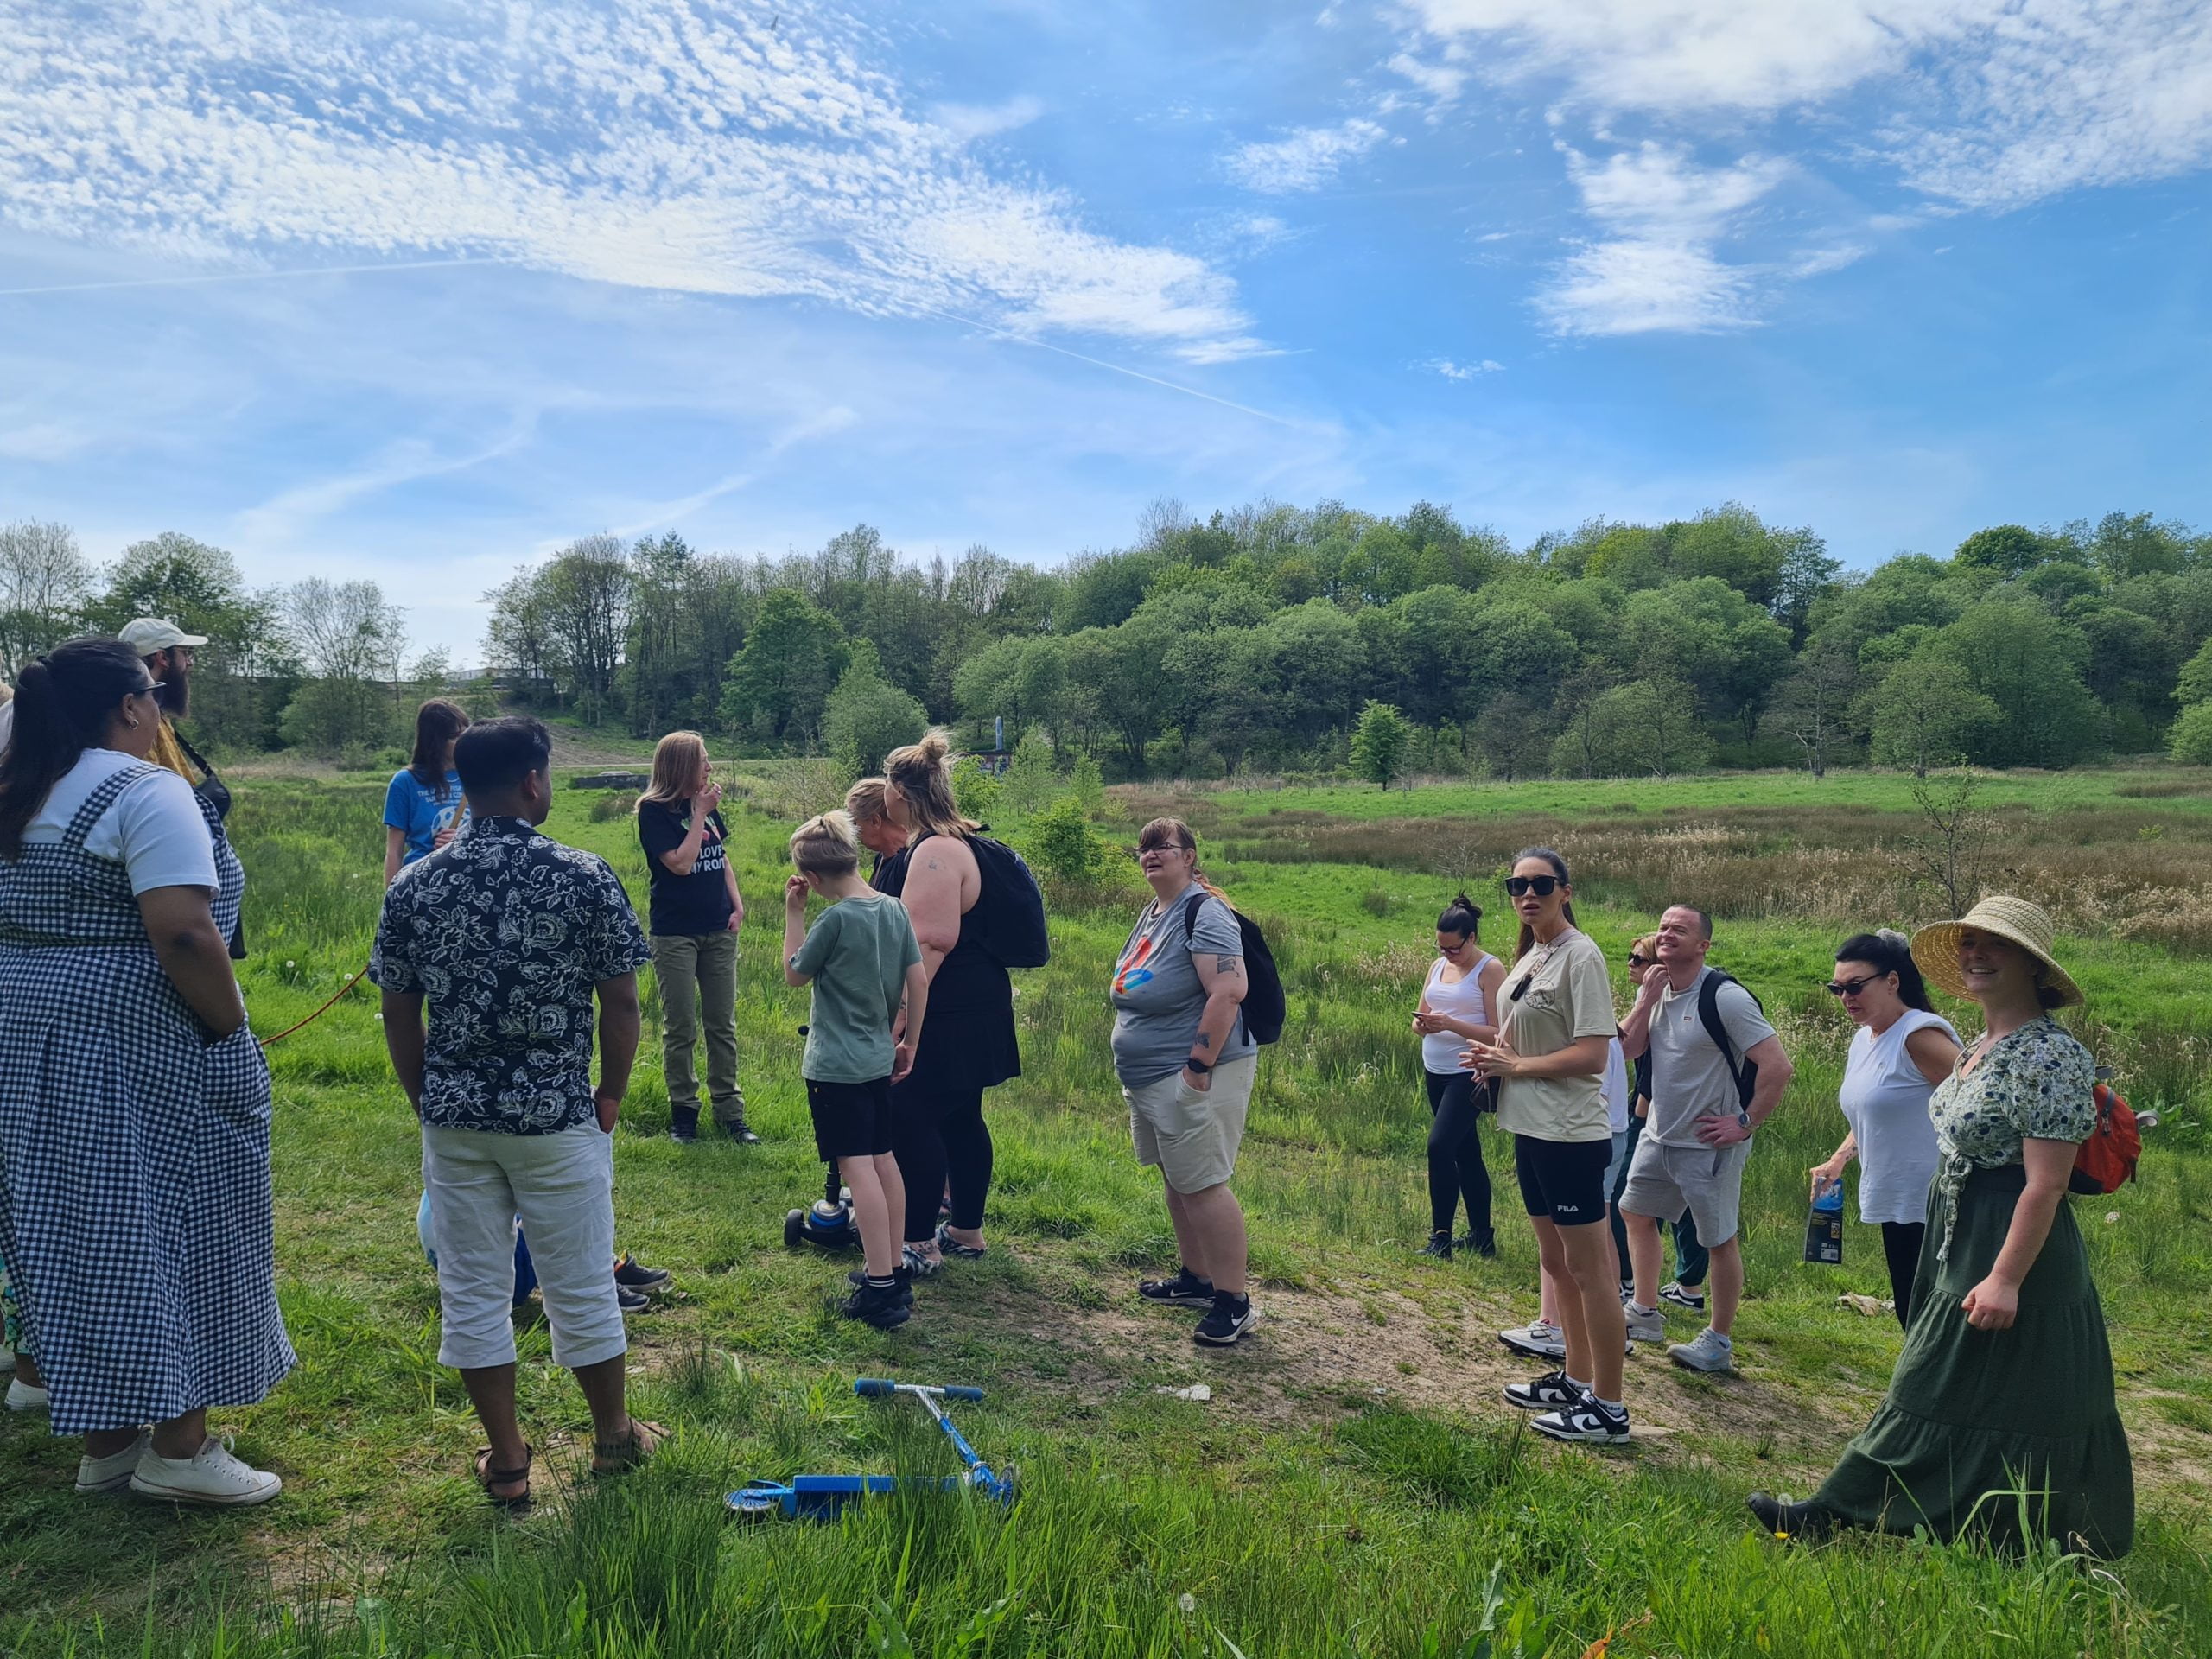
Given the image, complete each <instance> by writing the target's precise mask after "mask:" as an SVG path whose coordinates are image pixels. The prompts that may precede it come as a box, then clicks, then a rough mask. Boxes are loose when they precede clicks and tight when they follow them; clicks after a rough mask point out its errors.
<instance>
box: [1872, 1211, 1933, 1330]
mask: <svg viewBox="0 0 2212 1659" xmlns="http://www.w3.org/2000/svg"><path fill="white" fill-rule="evenodd" d="M1927 1232H1928V1224H1927V1223H1926V1222H1924V1221H1885V1222H1884V1223H1883V1224H1882V1254H1883V1255H1886V1256H1887V1257H1889V1258H1890V1294H1891V1297H1892V1298H1893V1299H1894V1300H1896V1302H1897V1323H1898V1324H1899V1325H1903V1326H1904V1328H1905V1329H1906V1330H1908V1331H1910V1329H1912V1278H1913V1275H1914V1274H1916V1273H1918V1272H1919V1271H1920V1243H1921V1240H1922V1239H1923V1237H1925V1236H1926V1235H1927Z"/></svg>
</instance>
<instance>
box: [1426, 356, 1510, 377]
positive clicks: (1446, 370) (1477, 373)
mask: <svg viewBox="0 0 2212 1659" xmlns="http://www.w3.org/2000/svg"><path fill="white" fill-rule="evenodd" d="M1421 367H1423V368H1425V369H1433V370H1434V371H1435V372H1437V373H1439V374H1440V375H1442V376H1443V377H1444V378H1446V380H1479V379H1481V378H1483V376H1484V375H1486V374H1499V373H1503V372H1504V369H1505V365H1504V364H1503V363H1497V362H1493V361H1491V359H1489V358H1487V357H1486V358H1484V359H1483V360H1482V361H1481V362H1479V363H1454V362H1453V361H1452V359H1450V358H1448V357H1433V358H1431V359H1429V360H1428V361H1427V362H1426V363H1424V364H1422V365H1421Z"/></svg>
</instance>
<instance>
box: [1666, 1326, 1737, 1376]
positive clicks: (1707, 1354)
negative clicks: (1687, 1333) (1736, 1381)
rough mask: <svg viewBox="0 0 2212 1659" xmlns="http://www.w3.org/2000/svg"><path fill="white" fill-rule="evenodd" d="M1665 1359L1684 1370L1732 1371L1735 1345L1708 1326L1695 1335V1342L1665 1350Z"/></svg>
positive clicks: (1734, 1359)
mask: <svg viewBox="0 0 2212 1659" xmlns="http://www.w3.org/2000/svg"><path fill="white" fill-rule="evenodd" d="M1667 1357H1668V1358H1669V1359H1671V1360H1673V1361H1674V1362H1675V1364H1677V1365H1680V1366H1681V1367H1682V1368H1683V1369H1685V1370H1692V1371H1732V1370H1735V1369H1736V1344H1734V1343H1733V1342H1732V1341H1730V1340H1729V1339H1728V1338H1726V1337H1724V1336H1722V1335H1721V1334H1720V1333H1719V1332H1718V1331H1716V1330H1714V1329H1713V1327H1712V1326H1711V1325H1707V1326H1706V1327H1705V1329H1704V1330H1702V1331H1700V1332H1698V1333H1697V1340H1696V1341H1694V1342H1678V1343H1675V1344H1673V1345H1672V1346H1671V1347H1669V1349H1668V1350H1667Z"/></svg>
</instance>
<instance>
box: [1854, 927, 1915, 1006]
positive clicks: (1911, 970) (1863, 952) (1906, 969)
mask: <svg viewBox="0 0 2212 1659" xmlns="http://www.w3.org/2000/svg"><path fill="white" fill-rule="evenodd" d="M1835 959H1836V960H1837V961H1838V962H1863V963H1866V965H1867V966H1868V967H1869V968H1872V969H1873V970H1874V971H1875V972H1876V973H1878V974H1895V975H1896V976H1897V995H1898V997H1899V998H1900V999H1901V1000H1902V1001H1904V1005H1905V1007H1908V1008H1917V1009H1919V1010H1920V1011H1921V1012H1922V1013H1923V1014H1933V1013H1934V1012H1935V1011H1936V1005H1935V1004H1934V1003H1932V1002H1930V1001H1929V1000H1928V982H1927V981H1925V980H1923V978H1921V976H1920V964H1919V963H1916V962H1915V961H1914V960H1913V959H1912V942H1911V941H1910V939H1908V938H1905V936H1904V934H1902V933H1899V932H1897V931H1896V930H1895V929H1893V928H1887V927H1885V928H1883V929H1882V930H1881V931H1878V932H1875V933H1854V934H1853V935H1852V936H1851V937H1850V938H1847V939H1846V940H1845V941H1844V942H1843V943H1842V944H1840V945H1838V946H1836V949H1835Z"/></svg>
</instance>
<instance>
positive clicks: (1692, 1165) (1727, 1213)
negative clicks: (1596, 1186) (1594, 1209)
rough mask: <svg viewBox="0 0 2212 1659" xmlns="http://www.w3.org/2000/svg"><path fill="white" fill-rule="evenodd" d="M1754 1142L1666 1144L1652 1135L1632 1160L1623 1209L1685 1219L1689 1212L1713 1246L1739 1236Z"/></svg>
mask: <svg viewBox="0 0 2212 1659" xmlns="http://www.w3.org/2000/svg"><path fill="white" fill-rule="evenodd" d="M1750 1161H1751V1142H1750V1141H1738V1142H1737V1143H1736V1144H1735V1145H1734V1146H1732V1147H1662V1146H1661V1145H1660V1144H1659V1143H1658V1142H1657V1141H1655V1140H1653V1139H1652V1138H1651V1136H1650V1135H1645V1136H1644V1137H1643V1139H1642V1140H1641V1141H1637V1143H1636V1156H1635V1157H1634V1158H1632V1159H1630V1160H1629V1166H1628V1180H1627V1181H1626V1182H1625V1183H1624V1185H1623V1186H1622V1187H1621V1200H1620V1207H1621V1208H1622V1209H1624V1210H1625V1211H1628V1212H1629V1213H1630V1215H1634V1216H1656V1217H1658V1218H1659V1219H1660V1220H1661V1221H1679V1220H1680V1219H1681V1214H1682V1211H1685V1210H1687V1211H1689V1212H1690V1214H1691V1216H1693V1217H1694V1218H1695V1219H1696V1221H1697V1239H1698V1243H1700V1244H1702V1245H1704V1246H1705V1247H1706V1249H1708V1250H1709V1249H1713V1248H1714V1247H1715V1246H1717V1245H1721V1244H1726V1243H1727V1242H1728V1241H1729V1240H1730V1239H1732V1238H1733V1237H1735V1236H1736V1220H1737V1210H1738V1205H1740V1203H1741V1202H1742V1199H1743V1196H1744V1166H1745V1164H1747V1163H1749V1162H1750Z"/></svg>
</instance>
